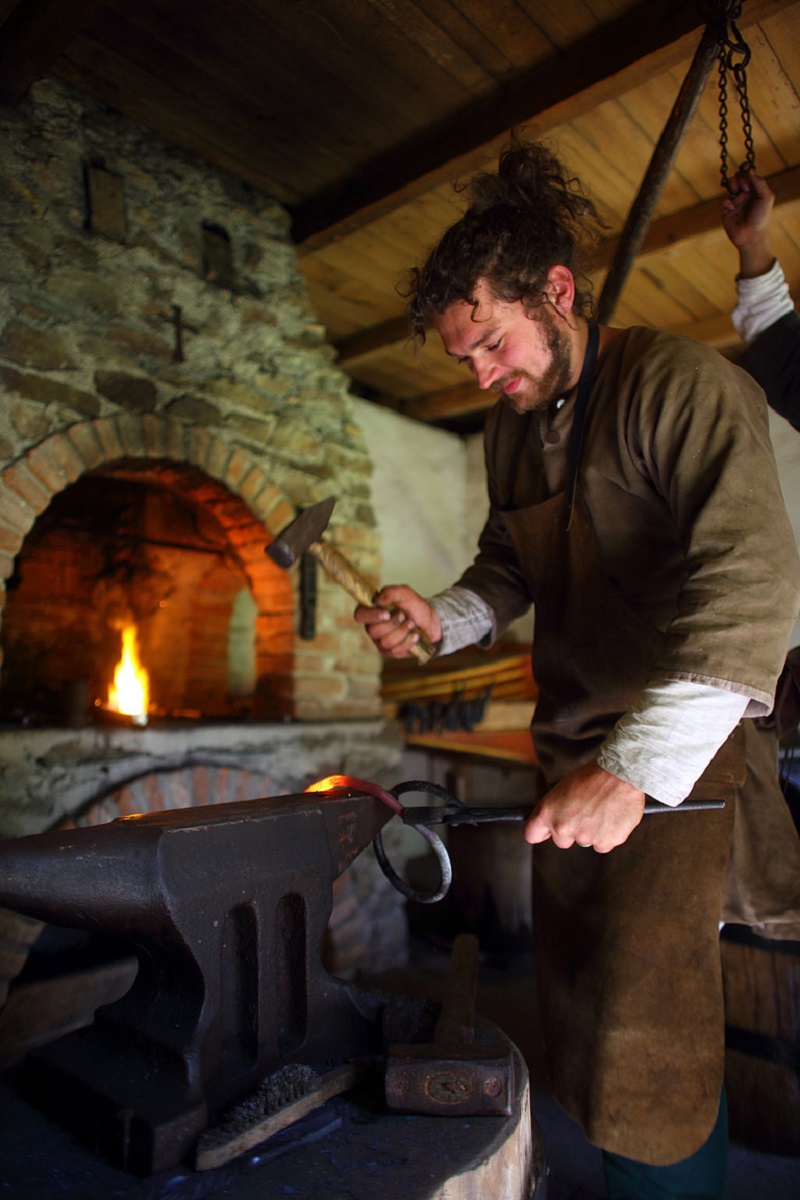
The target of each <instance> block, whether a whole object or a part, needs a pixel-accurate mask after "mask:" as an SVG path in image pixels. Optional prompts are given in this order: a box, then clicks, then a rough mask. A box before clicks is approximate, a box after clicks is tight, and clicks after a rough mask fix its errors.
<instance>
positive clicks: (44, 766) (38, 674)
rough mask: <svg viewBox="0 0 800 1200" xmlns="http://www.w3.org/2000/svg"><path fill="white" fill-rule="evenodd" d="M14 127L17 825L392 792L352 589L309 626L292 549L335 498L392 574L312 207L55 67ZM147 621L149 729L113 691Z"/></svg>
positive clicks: (24, 828) (9, 957)
mask: <svg viewBox="0 0 800 1200" xmlns="http://www.w3.org/2000/svg"><path fill="white" fill-rule="evenodd" d="M0 125H1V126H2V137H3V141H4V145H5V147H6V150H5V153H4V156H3V162H2V165H0V174H1V175H2V176H3V179H2V189H0V191H1V193H2V194H0V209H1V210H2V220H0V230H1V231H0V242H1V243H2V253H1V254H0V261H2V264H3V266H2V272H3V289H2V293H1V294H0V395H2V405H1V406H0V578H1V579H2V581H3V587H2V592H0V604H2V626H1V627H0V647H1V648H2V667H1V668H0V777H1V779H0V782H1V783H2V800H0V835H2V836H4V837H9V836H17V835H22V834H26V833H34V832H39V831H41V830H44V829H47V828H51V827H54V826H58V825H59V823H64V822H67V823H69V822H72V821H78V822H84V823H85V822H88V823H92V822H97V821H105V820H108V819H111V818H113V817H114V816H117V815H121V814H125V813H128V812H140V811H149V810H150V809H152V808H154V807H155V808H157V807H164V806H182V805H184V804H196V803H213V802H224V801H226V800H231V799H249V798H254V797H258V796H261V795H267V794H283V793H287V792H293V791H298V790H302V789H303V788H304V787H305V786H306V785H307V784H308V783H309V782H311V781H312V780H314V779H316V778H319V777H321V776H323V775H327V774H331V773H342V772H343V773H349V774H357V775H360V776H361V777H367V778H375V777H377V778H378V781H380V782H384V783H388V784H389V785H391V783H393V782H396V779H395V777H394V775H393V771H394V768H395V767H396V766H397V764H398V763H399V759H400V753H401V747H400V742H399V738H398V736H397V734H396V732H395V730H394V729H393V728H391V727H387V726H386V724H385V722H384V721H383V720H382V719H381V706H380V660H379V658H378V656H377V655H376V654H375V653H374V651H373V650H372V648H371V647H370V646H369V645H368V644H367V642H366V639H365V638H364V636H363V632H362V631H361V630H360V629H359V628H358V627H357V626H356V625H355V624H354V622H353V621H352V609H353V607H354V605H353V602H352V600H350V598H349V597H348V596H347V595H346V594H345V593H344V592H343V591H341V589H339V588H337V587H336V586H335V585H333V584H331V583H329V582H328V581H327V580H326V579H324V578H320V579H319V580H318V582H317V587H316V593H317V594H316V607H315V609H313V611H312V621H311V627H310V628H309V623H308V620H306V621H305V622H304V623H301V612H300V601H301V596H300V581H299V572H298V571H296V570H293V571H291V572H284V571H281V570H280V569H279V568H278V567H276V566H275V565H274V564H273V563H272V562H271V560H270V559H269V558H268V557H266V556H265V554H264V547H265V545H267V544H268V543H269V542H270V541H271V540H272V539H273V538H274V537H275V536H276V535H277V534H278V533H279V532H280V530H281V529H282V528H283V527H284V526H285V524H286V523H287V522H288V521H289V520H290V519H291V518H292V517H293V516H294V515H295V513H296V511H297V510H298V509H299V508H302V507H305V506H308V505H309V504H312V503H315V502H317V501H319V500H321V499H323V498H325V497H326V496H328V495H331V494H333V495H335V496H336V498H337V504H336V509H335V511H334V515H333V519H332V523H331V526H330V528H329V530H328V533H327V535H326V536H328V537H330V539H331V541H332V542H333V543H334V544H335V545H338V546H339V547H340V548H341V549H342V550H344V551H345V552H346V553H347V554H348V555H349V556H350V557H352V558H353V560H354V561H355V562H356V564H357V565H358V567H359V569H360V570H361V571H362V572H363V573H364V574H366V575H367V576H368V577H372V578H374V579H375V580H376V581H377V579H378V578H379V577H380V565H381V564H380V553H379V550H380V547H379V538H378V533H377V530H376V523H375V518H374V513H373V509H372V506H371V500H370V473H371V464H370V460H369V456H368V454H367V451H366V448H365V445H364V441H363V438H362V435H361V431H360V429H359V427H358V425H357V424H356V422H355V419H354V416H353V412H352V405H351V401H350V397H349V394H348V380H347V378H346V377H345V376H344V374H343V373H342V372H341V371H340V370H339V369H338V367H337V366H336V364H335V362H334V355H333V351H332V350H331V348H330V347H329V346H328V345H327V343H326V340H325V331H324V329H323V328H322V327H321V326H320V325H319V323H318V322H317V321H316V320H315V318H314V315H313V314H312V313H311V312H310V311H309V309H308V304H307V299H306V294H305V289H304V285H303V281H302V278H301V276H300V274H299V271H298V269H297V263H296V256H295V254H294V250H293V247H292V245H291V241H290V238H289V232H288V219H287V216H286V214H285V212H284V211H283V210H282V209H281V208H280V207H279V206H278V205H277V204H275V203H274V202H272V201H271V200H270V199H269V198H268V197H265V196H263V195H260V194H257V193H256V192H255V191H254V190H253V189H251V188H249V187H247V186H245V185H243V184H241V183H239V182H238V181H236V180H233V179H229V178H226V177H224V176H223V175H221V174H220V173H219V172H217V171H215V170H213V169H211V168H209V167H207V166H206V165H205V164H203V163H201V162H199V161H197V160H195V159H193V158H192V157H191V156H190V155H188V154H186V153H184V152H182V151H178V150H175V149H173V148H171V147H168V146H166V145H165V144H163V143H161V142H160V141H159V140H158V139H157V138H155V137H154V136H153V135H151V134H150V133H148V132H146V131H145V130H143V129H141V128H139V127H137V126H135V125H133V124H132V123H130V122H129V121H127V120H125V119H123V118H122V117H120V116H119V115H118V114H117V113H115V112H114V111H112V110H109V109H105V108H101V107H99V106H96V105H94V104H93V103H91V102H87V101H86V99H85V98H83V97H79V96H78V95H77V93H73V92H72V91H71V90H69V89H68V88H67V87H66V86H65V85H63V84H60V83H57V82H55V81H53V80H44V81H41V82H40V83H38V84H37V85H35V86H34V87H33V88H32V90H31V92H30V93H29V95H28V96H27V97H26V99H25V100H24V101H23V102H22V103H21V104H20V105H19V106H16V107H13V108H12V107H5V108H3V109H2V110H0ZM311 594H312V597H313V589H312V591H311ZM307 616H308V614H306V617H307ZM126 623H132V624H133V625H134V627H135V629H136V635H137V639H138V646H139V652H140V656H141V659H142V662H143V665H144V667H145V668H146V669H147V672H148V675H149V679H150V687H151V696H150V704H149V711H148V715H147V722H146V724H143V725H140V726H139V727H135V726H133V725H132V724H131V722H130V720H129V719H127V718H123V717H120V716H118V715H115V714H113V713H110V712H109V710H108V707H107V703H106V700H107V696H108V687H109V683H110V679H111V676H112V674H113V669H114V664H115V662H116V661H117V658H118V655H119V650H120V642H121V628H122V627H123V625H124V624H126ZM361 886H362V890H364V885H363V884H362V885H361ZM367 890H370V889H369V888H368V889H367ZM377 890H378V891H379V892H383V889H382V887H379V888H378V889H377ZM393 911H394V912H395V913H396V912H397V906H394V908H393ZM390 924H391V921H390ZM34 933H35V930H31V932H30V938H28V939H27V940H30V939H31V938H32V937H33V936H34ZM26 937H27V935H26V934H24V932H22V931H21V928H20V927H19V925H15V926H14V928H13V930H12V932H11V934H10V935H9V936H8V937H7V938H6V943H5V946H6V949H5V959H4V960H3V954H4V951H3V940H2V931H1V930H0V978H2V977H3V976H5V978H12V977H13V976H14V975H15V974H16V971H17V970H18V969H19V966H20V965H21V962H23V961H24V958H25V945H24V943H25V940H26ZM3 961H4V962H5V966H4V965H3Z"/></svg>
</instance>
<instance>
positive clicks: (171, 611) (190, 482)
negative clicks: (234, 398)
mask: <svg viewBox="0 0 800 1200" xmlns="http://www.w3.org/2000/svg"><path fill="white" fill-rule="evenodd" d="M123 421H124V422H125V423H126V424H128V425H129V426H130V425H136V424H139V425H140V432H142V433H144V424H145V422H144V420H142V421H141V422H139V421H138V420H137V419H117V421H116V422H110V423H109V422H101V421H98V422H93V423H91V425H92V426H94V428H91V429H87V428H86V427H84V426H80V427H77V428H76V427H73V429H72V430H67V431H66V432H65V433H64V434H58V435H56V436H55V437H54V438H51V439H50V444H49V445H48V444H47V443H45V444H44V445H42V446H40V447H38V448H37V449H36V450H35V451H32V452H31V453H29V455H28V456H27V462H25V463H24V464H18V465H17V466H16V467H15V468H10V469H9V471H7V472H5V476H6V477H7V478H4V482H5V483H6V484H8V485H9V487H10V489H11V490H13V489H14V488H15V487H16V489H17V491H16V498H17V501H18V511H17V516H18V518H23V517H25V516H26V515H27V510H33V516H34V520H33V523H32V524H31V527H30V529H29V530H28V531H27V533H26V535H25V537H24V538H23V539H20V546H19V550H18V552H17V554H16V555H15V558H14V561H13V568H12V570H11V573H10V576H9V578H8V579H7V581H6V601H5V608H4V612H3V623H2V630H1V631H0V642H1V643H2V651H3V665H2V674H1V675H0V718H1V719H2V720H3V722H4V723H7V724H8V723H15V722H19V723H20V724H24V725H29V724H37V725H40V724H48V725H58V724H64V723H71V724H83V723H85V722H86V721H87V720H88V721H94V722H97V721H99V720H107V719H108V717H107V710H106V708H105V707H104V706H105V704H106V701H107V697H108V688H109V684H110V682H111V680H112V678H113V671H114V667H115V665H116V663H117V661H118V659H119V656H120V649H121V628H122V626H123V625H124V624H131V623H132V624H133V625H134V626H135V628H136V631H137V638H138V648H139V655H140V658H141V662H142V665H143V666H144V667H145V669H146V670H147V672H148V674H149V676H150V713H151V715H152V718H153V719H156V720H158V719H162V720H163V719H169V718H184V719H185V718H213V719H216V720H219V719H222V720H226V719H228V720H229V719H236V718H241V717H253V718H256V719H262V720H275V719H280V718H284V717H291V716H294V715H297V714H296V713H295V712H294V711H293V708H294V706H293V688H292V678H293V673H294V666H295V662H294V658H295V654H294V645H293V642H294V638H293V610H294V600H293V589H292V580H291V577H290V576H289V575H288V574H287V573H286V572H284V571H281V570H280V569H279V568H277V567H276V566H275V565H274V564H273V563H272V561H271V560H270V559H269V558H268V557H267V556H265V554H264V547H265V546H266V545H267V544H268V543H269V542H270V541H271V540H272V538H273V536H274V534H275V532H276V531H277V530H276V529H275V528H270V527H269V525H268V524H267V523H265V522H264V521H263V520H261V519H259V518H258V517H257V516H256V515H254V513H253V511H252V509H251V507H250V506H249V504H247V503H245V500H244V499H243V498H242V496H241V495H239V494H237V491H236V490H235V489H236V487H237V486H238V487H241V486H242V481H243V479H244V478H245V476H246V478H247V481H248V487H249V490H250V491H251V492H252V491H253V490H256V491H257V495H258V496H259V497H261V499H262V505H263V503H264V502H265V501H266V503H268V504H269V505H270V508H271V511H272V514H273V515H274V517H277V521H278V522H283V521H285V520H286V519H287V517H288V516H290V515H291V511H292V510H291V508H290V506H289V505H288V504H287V503H286V502H285V501H284V500H282V498H281V497H280V496H279V495H278V494H277V490H276V489H274V488H271V487H270V485H269V483H268V481H267V480H266V478H265V477H264V476H263V475H262V473H261V472H260V469H259V468H258V467H257V466H256V465H255V464H251V465H250V469H249V470H246V466H247V465H246V464H243V463H241V462H238V463H237V462H236V461H234V460H235V459H236V458H237V457H238V458H241V457H242V456H241V454H237V452H233V453H229V454H228V457H227V461H225V459H224V458H223V465H222V468H221V474H222V476H223V479H222V480H219V479H215V478H213V476H212V475H211V474H210V473H209V469H208V461H209V457H210V456H211V455H212V452H213V450H214V447H213V446H212V445H211V444H210V443H211V441H212V440H213V439H210V438H205V439H204V438H201V439H200V441H201V443H202V442H205V443H206V444H205V445H204V446H197V439H196V438H195V437H191V436H189V435H188V431H187V433H186V434H185V436H184V438H182V439H180V440H181V442H183V441H184V440H188V442H189V446H188V447H185V448H184V453H185V454H186V458H185V459H184V460H183V461H176V459H175V458H174V457H166V456H160V455H156V454H152V453H148V452H147V447H146V445H145V446H142V451H143V453H142V454H141V455H139V456H134V455H131V454H125V453H124V448H125V447H124V444H123V440H122V438H121V437H118V439H117V440H118V442H119V443H120V444H118V445H117V446H114V445H113V444H109V443H108V437H107V436H106V439H105V440H106V444H107V447H108V449H107V451H104V449H103V443H102V441H101V439H100V435H102V434H106V435H108V433H109V432H110V430H109V429H106V430H103V429H100V428H99V427H100V426H102V425H104V424H117V426H119V425H121V424H122V423H123ZM156 424H157V426H160V427H161V428H151V430H150V433H151V435H153V434H158V433H160V434H161V435H163V436H166V435H167V434H168V433H169V432H170V431H169V430H168V429H167V428H166V426H167V425H168V424H169V423H168V422H157V423H156ZM151 425H152V422H151ZM78 431H80V439H81V440H82V441H83V442H85V440H86V436H87V434H94V435H95V439H96V445H95V453H94V454H93V455H92V456H91V460H93V461H90V462H89V463H87V462H86V461H84V459H85V457H86V455H85V453H84V454H83V455H81V454H80V452H79V449H78V446H79V445H80V440H79V439H78V437H76V435H77V434H78ZM116 432H117V434H118V435H119V434H121V433H122V431H121V430H119V428H118V429H117V431H116ZM127 432H128V434H129V435H130V433H131V430H130V429H128V431H127ZM171 432H172V433H173V434H174V433H175V432H183V431H175V430H173V431H171ZM71 434H72V436H70V435H71ZM126 440H128V441H130V436H129V437H128V439H126ZM151 440H152V437H151ZM173 441H174V438H173ZM193 446H194V447H195V450H194V453H193V451H192V447H193ZM164 448H165V447H163V446H162V447H161V449H162V450H163V449H164ZM157 449H158V447H157V446H153V450H157ZM115 450H116V451H117V453H114V451H115ZM203 451H204V452H205V453H203ZM216 451H217V456H218V458H221V457H222V454H220V451H222V452H223V454H224V447H219V446H217V447H216ZM69 452H71V454H70V453H69ZM201 455H202V457H203V458H204V459H205V463H206V465H205V467H204V468H201V467H199V466H198V465H196V464H195V463H194V462H192V461H191V458H192V457H198V456H201ZM66 457H69V458H70V460H71V470H70V471H69V472H68V473H67V472H65V471H64V469H63V466H64V461H65V458H66ZM187 458H188V459H189V461H187V460H186V459H187ZM76 459H77V461H76ZM59 460H61V469H60V470H59ZM237 468H238V469H237ZM243 471H244V474H243ZM70 476H72V479H71V481H70ZM58 484H62V485H63V486H62V487H61V488H60V490H55V486H54V485H56V486H57V485H58ZM8 495H9V492H7V493H6V498H8ZM274 523H275V522H273V525H274ZM278 527H280V526H278Z"/></svg>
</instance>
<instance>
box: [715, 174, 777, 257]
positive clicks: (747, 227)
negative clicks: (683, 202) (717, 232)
mask: <svg viewBox="0 0 800 1200" xmlns="http://www.w3.org/2000/svg"><path fill="white" fill-rule="evenodd" d="M774 203H775V195H774V193H773V191H772V189H771V187H770V186H769V184H768V183H767V181H766V180H765V179H762V178H761V176H760V175H756V173H755V172H754V171H739V172H738V173H737V174H736V175H734V177H733V178H732V179H731V181H730V192H729V194H728V195H727V196H725V197H724V199H723V200H722V202H721V204H720V210H721V212H722V225H723V228H724V230H725V232H726V233H727V235H728V237H729V238H730V240H731V241H732V242H733V244H734V246H735V247H736V249H737V250H738V251H739V266H740V271H739V274H740V276H741V277H742V279H754V278H755V277H756V276H758V275H764V274H765V273H766V272H767V271H768V270H769V269H770V267H771V266H772V264H773V262H774V261H775V259H774V255H773V254H772V251H771V249H770V245H769V222H770V215H771V213H772V207H773V205H774Z"/></svg>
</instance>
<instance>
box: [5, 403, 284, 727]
mask: <svg viewBox="0 0 800 1200" xmlns="http://www.w3.org/2000/svg"><path fill="white" fill-rule="evenodd" d="M130 460H149V461H150V462H151V463H152V471H151V472H149V473H145V474H143V476H142V478H143V479H144V478H149V479H151V480H152V481H154V482H157V483H160V484H162V485H163V486H165V487H169V488H171V489H173V490H175V491H176V492H178V493H180V494H181V495H183V496H184V497H186V498H187V499H190V500H192V501H194V502H195V503H197V504H198V505H200V506H202V507H204V508H205V509H207V510H208V511H209V512H211V513H212V514H213V515H214V517H215V518H216V519H217V521H218V522H219V524H220V525H221V526H222V528H223V529H224V530H225V533H226V536H227V538H228V539H229V542H230V544H231V546H232V548H233V550H234V552H235V554H236V557H237V558H238V560H239V563H240V565H241V568H242V570H243V571H244V573H245V575H246V577H247V579H248V582H249V585H250V588H251V591H252V594H253V597H254V599H255V601H256V605H257V607H258V617H257V620H256V676H257V680H258V681H260V686H259V685H257V692H258V700H257V703H258V715H261V716H264V717H278V716H294V715H296V714H295V713H294V712H293V711H292V705H293V700H292V695H293V688H292V677H293V655H294V650H295V647H294V637H293V632H292V631H293V628H294V620H293V616H294V609H295V600H294V593H293V588H292V581H291V578H290V576H289V575H288V574H287V573H286V572H285V571H282V570H281V569H280V568H278V567H276V566H275V564H274V563H273V562H272V560H271V559H270V558H269V557H267V556H266V555H265V554H264V546H265V544H267V543H268V542H269V541H270V540H272V538H274V537H275V536H276V534H277V533H278V532H279V531H280V530H281V529H282V528H284V526H285V525H286V523H287V522H288V521H289V520H290V519H291V517H292V516H293V515H294V509H293V508H292V506H291V505H290V504H289V503H288V501H287V500H286V498H285V496H284V495H283V493H282V491H281V489H280V488H279V487H277V486H276V485H275V484H274V483H273V482H272V481H271V480H270V479H269V478H268V477H267V475H266V474H265V472H264V470H263V468H262V466H261V465H260V463H259V462H258V461H257V460H256V459H255V458H254V457H253V456H252V455H251V454H249V453H248V452H247V451H246V450H243V449H242V448H241V447H238V446H235V445H232V444H231V443H230V442H228V441H226V440H225V439H224V438H222V437H221V436H220V435H219V434H218V433H216V432H214V431H213V430H208V429H204V428H198V427H193V426H188V425H185V424H184V423H183V422H180V421H176V420H174V419H171V418H165V417H160V416H155V415H153V414H132V413H124V414H118V415H116V416H113V417H102V418H97V419H94V420H88V421H82V422H78V423H76V424H74V425H71V426H69V427H67V428H65V429H63V430H61V431H59V432H57V433H53V434H51V435H50V436H49V437H47V438H45V439H44V440H43V441H41V442H39V443H38V444H37V445H36V446H34V447H32V448H31V449H30V450H28V451H27V452H26V453H25V454H24V455H23V456H22V457H21V458H19V459H17V460H16V461H15V462H14V463H12V464H11V465H10V466H8V467H7V468H6V469H5V470H4V471H2V472H0V576H2V578H3V580H5V579H7V578H8V577H9V576H10V574H11V573H12V571H13V568H14V558H15V557H16V555H17V554H18V553H19V551H20V549H21V548H22V545H23V542H24V540H25V537H26V535H27V534H28V532H29V531H30V529H31V528H32V526H33V524H34V522H35V520H36V518H37V517H38V516H39V515H40V514H41V513H42V512H43V511H44V510H45V509H46V508H47V506H48V505H49V504H50V502H51V500H52V499H53V497H54V496H56V495H57V494H58V493H59V492H61V491H63V490H64V489H65V488H67V487H68V486H69V485H70V484H72V483H74V482H75V481H76V480H78V479H79V478H80V477H81V476H82V475H84V474H85V473H87V472H90V471H97V470H100V469H102V468H104V467H106V468H108V469H110V470H111V469H113V468H114V466H115V464H116V465H118V464H120V463H121V462H124V461H130ZM1 619H2V617H1V614H0V621H1ZM267 680H268V681H269V685H268V686H267V685H266V681H267Z"/></svg>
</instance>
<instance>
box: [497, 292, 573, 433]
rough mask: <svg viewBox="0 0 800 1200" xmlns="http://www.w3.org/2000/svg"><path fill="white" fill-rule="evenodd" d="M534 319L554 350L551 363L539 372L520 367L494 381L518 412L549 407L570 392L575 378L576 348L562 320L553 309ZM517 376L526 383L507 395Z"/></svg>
mask: <svg viewBox="0 0 800 1200" xmlns="http://www.w3.org/2000/svg"><path fill="white" fill-rule="evenodd" d="M533 319H534V320H537V321H538V322H539V323H540V325H541V326H542V331H543V334H544V343H545V346H546V347H547V349H548V351H549V352H550V362H549V363H548V365H547V366H546V367H545V368H544V371H543V372H541V373H540V374H538V375H532V374H531V373H530V372H529V371H525V370H523V369H520V370H517V371H511V372H509V374H508V375H506V376H504V378H503V379H501V380H499V381H498V382H497V383H495V384H493V387H494V388H495V389H496V390H497V391H498V392H500V393H501V395H502V397H503V400H505V402H506V404H508V405H509V406H510V407H511V408H513V409H514V411H515V412H518V413H526V412H538V411H540V410H541V409H545V408H548V407H549V405H550V404H552V402H553V401H554V400H557V399H558V398H559V397H560V396H563V395H564V394H565V392H567V391H569V385H570V379H571V378H572V349H571V343H570V340H569V336H568V334H567V333H566V332H564V331H563V330H562V329H561V327H560V325H559V323H558V319H557V318H556V317H555V316H554V315H553V314H552V313H551V312H550V311H549V309H546V308H544V309H542V310H541V311H540V312H539V313H538V314H537V315H536V317H535V318H533ZM514 379H521V380H522V383H521V385H520V387H519V388H518V389H517V390H516V391H515V392H513V393H512V394H511V395H508V396H507V395H506V394H505V392H504V390H503V389H504V388H505V387H506V386H507V385H508V384H509V383H511V381H512V380H514Z"/></svg>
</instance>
